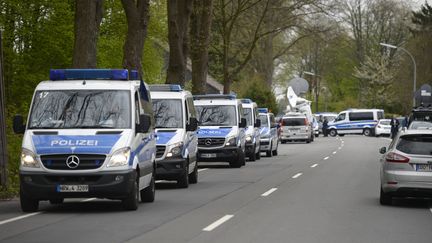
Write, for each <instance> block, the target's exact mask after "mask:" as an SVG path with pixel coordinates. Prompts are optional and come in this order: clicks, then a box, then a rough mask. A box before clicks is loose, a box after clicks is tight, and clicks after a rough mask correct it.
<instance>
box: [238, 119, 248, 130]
mask: <svg viewBox="0 0 432 243" xmlns="http://www.w3.org/2000/svg"><path fill="white" fill-rule="evenodd" d="M239 127H240V128H245V127H246V118H242V119H240V123H239Z"/></svg>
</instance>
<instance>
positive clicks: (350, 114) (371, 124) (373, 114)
mask: <svg viewBox="0 0 432 243" xmlns="http://www.w3.org/2000/svg"><path fill="white" fill-rule="evenodd" d="M383 118H384V110H380V109H349V110H345V111H342V112H340V113H339V115H338V116H337V117H336V119H335V120H334V121H332V122H329V124H328V134H330V136H332V137H334V136H336V135H340V136H344V135H345V134H364V135H365V136H372V135H373V133H374V130H375V126H376V125H377V124H378V121H379V120H380V119H383Z"/></svg>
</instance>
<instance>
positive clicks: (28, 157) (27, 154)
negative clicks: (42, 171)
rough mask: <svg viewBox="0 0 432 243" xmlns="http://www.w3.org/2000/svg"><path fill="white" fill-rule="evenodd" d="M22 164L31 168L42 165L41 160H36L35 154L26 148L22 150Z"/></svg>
mask: <svg viewBox="0 0 432 243" xmlns="http://www.w3.org/2000/svg"><path fill="white" fill-rule="evenodd" d="M21 166H23V167H30V168H39V167H40V165H39V162H38V161H37V160H36V156H35V154H34V153H33V152H32V151H30V150H28V149H25V148H23V149H22V151H21Z"/></svg>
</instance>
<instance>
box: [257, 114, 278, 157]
mask: <svg viewBox="0 0 432 243" xmlns="http://www.w3.org/2000/svg"><path fill="white" fill-rule="evenodd" d="M258 112H259V113H258V119H259V120H260V123H261V124H260V125H261V127H260V134H261V135H260V140H261V149H260V151H261V152H264V153H266V155H267V157H272V156H273V155H275V156H276V155H277V154H278V147H279V136H278V131H277V130H278V124H277V123H276V120H275V116H274V114H273V113H271V112H269V111H268V109H267V108H258Z"/></svg>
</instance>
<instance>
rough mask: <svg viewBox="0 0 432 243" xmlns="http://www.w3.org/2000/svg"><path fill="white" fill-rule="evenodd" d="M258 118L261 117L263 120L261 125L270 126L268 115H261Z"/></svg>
mask: <svg viewBox="0 0 432 243" xmlns="http://www.w3.org/2000/svg"><path fill="white" fill-rule="evenodd" d="M258 119H260V121H261V127H268V126H269V124H268V119H267V115H259V116H258Z"/></svg>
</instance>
